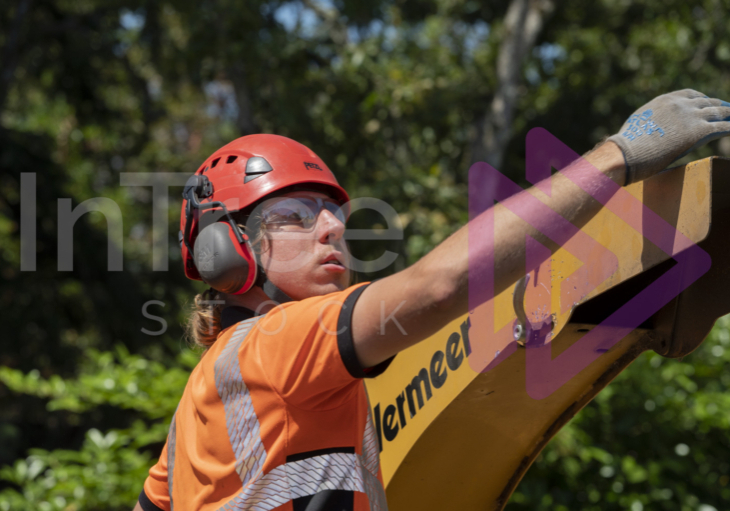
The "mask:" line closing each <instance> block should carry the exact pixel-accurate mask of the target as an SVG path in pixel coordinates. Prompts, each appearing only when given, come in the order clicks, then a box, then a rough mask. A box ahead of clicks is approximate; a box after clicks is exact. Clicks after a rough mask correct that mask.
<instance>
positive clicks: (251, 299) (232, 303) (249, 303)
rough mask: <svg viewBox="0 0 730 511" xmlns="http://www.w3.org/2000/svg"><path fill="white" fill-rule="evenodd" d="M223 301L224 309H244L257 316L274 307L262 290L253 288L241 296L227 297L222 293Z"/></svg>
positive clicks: (256, 287)
mask: <svg viewBox="0 0 730 511" xmlns="http://www.w3.org/2000/svg"><path fill="white" fill-rule="evenodd" d="M223 299H224V300H225V304H224V307H245V308H247V309H251V310H252V311H254V312H256V313H257V314H266V313H267V312H269V311H270V310H271V309H273V308H274V307H275V304H274V302H273V301H272V300H271V298H269V297H268V296H266V293H264V290H263V289H261V288H260V287H258V286H254V287H252V288H251V289H249V290H248V291H246V292H245V293H244V294H242V295H229V294H225V293H223Z"/></svg>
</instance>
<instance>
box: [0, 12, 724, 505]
mask: <svg viewBox="0 0 730 511" xmlns="http://www.w3.org/2000/svg"><path fill="white" fill-rule="evenodd" d="M305 4H306V5H305ZM310 4H311V3H310V2H305V3H304V4H302V3H300V2H280V1H254V0H246V1H244V0H219V1H213V0H206V1H203V2H192V1H187V0H180V1H177V2H170V1H165V0H135V1H124V2H122V1H118V0H104V1H101V0H81V1H76V0H75V1H69V0H35V1H30V0H19V1H10V2H5V3H3V4H2V5H1V6H0V47H1V48H2V53H1V54H0V55H2V56H1V57H0V59H1V60H0V275H1V276H2V280H1V281H0V317H1V318H2V323H3V332H4V333H3V334H2V337H3V338H2V343H0V465H2V468H1V469H0V510H26V509H33V510H36V509H38V510H44V511H45V510H65V511H72V510H73V511H81V510H117V509H130V508H131V507H132V506H133V505H134V502H135V500H136V498H137V495H138V493H139V491H140V489H141V484H142V482H143V480H144V478H145V474H146V470H147V469H148V468H149V466H150V465H151V463H153V460H154V459H155V458H156V456H158V455H159V451H160V449H161V447H162V443H163V442H164V438H165V435H166V429H167V424H168V422H169V420H170V417H171V415H172V413H173V411H174V409H175V406H176V404H177V400H178V398H179V395H180V394H181V392H182V389H183V387H184V384H185V381H186V379H187V375H188V373H189V371H190V369H191V368H192V367H193V366H194V364H195V361H196V357H197V355H196V354H195V353H193V352H192V351H190V350H189V349H188V348H187V346H186V343H185V342H184V340H183V330H182V324H183V323H184V321H185V317H186V315H187V311H188V310H189V307H190V302H191V299H192V296H193V295H194V293H195V292H196V291H199V290H200V289H202V288H201V287H200V286H199V285H198V284H197V283H191V282H189V281H187V280H186V279H185V278H184V276H183V275H182V271H180V269H181V268H180V266H181V265H180V256H179V252H178V250H177V226H176V225H175V224H176V222H177V220H178V215H179V207H180V202H179V195H178V192H179V190H176V189H172V190H171V193H170V197H171V199H172V200H171V201H170V211H169V218H170V220H171V223H170V227H169V236H168V242H169V247H170V251H169V259H170V271H164V272H154V271H152V256H151V242H152V232H151V218H152V209H151V206H152V205H151V189H150V188H144V187H122V186H120V176H119V174H120V173H121V172H157V171H165V172H179V173H181V174H191V173H192V172H193V171H194V170H195V169H196V168H197V166H198V165H199V163H200V162H202V161H203V159H204V158H205V157H206V156H207V155H208V154H210V153H211V152H212V151H213V150H215V149H216V148H217V147H219V146H220V145H222V144H223V143H225V142H227V141H229V140H230V139H232V138H234V137H237V136H240V135H242V134H246V133H251V132H258V131H262V132H275V133H279V134H282V135H287V136H290V137H293V138H295V139H297V140H299V141H301V142H303V143H305V144H307V145H309V146H311V147H313V148H314V149H315V150H316V151H317V152H318V153H319V154H320V156H322V157H323V159H324V160H325V161H327V162H329V164H330V166H331V167H332V168H333V170H334V171H335V173H336V174H337V176H338V179H339V180H340V181H341V182H342V183H343V184H344V185H345V186H346V187H347V188H348V190H350V192H351V194H352V195H353V196H354V197H377V198H380V199H382V200H384V201H386V202H388V203H389V204H391V205H392V206H393V207H394V208H395V209H396V211H398V212H399V216H400V219H401V221H402V223H403V224H404V226H405V228H406V237H405V240H404V242H403V243H397V244H394V243H393V242H386V241H384V242H382V243H369V244H367V245H366V244H363V245H356V246H355V250H356V252H357V253H358V254H360V257H361V258H363V259H366V258H368V256H377V255H379V254H380V253H382V250H383V249H384V248H389V249H391V250H395V251H397V252H398V253H399V258H398V260H397V261H396V263H395V264H394V265H392V266H391V267H390V268H389V269H388V270H386V271H384V272H380V273H378V274H374V275H363V276H362V277H363V278H364V279H372V278H377V277H382V276H384V275H386V274H388V273H389V272H392V271H397V270H398V269H400V268H403V267H404V266H406V265H407V264H410V263H412V262H414V261H416V260H418V259H419V258H420V257H421V256H423V255H424V254H425V253H427V252H428V251H429V250H430V249H431V248H432V247H433V246H435V245H436V244H437V243H439V242H440V241H442V240H443V239H444V238H445V237H446V236H448V235H449V234H450V233H451V232H453V231H454V230H455V229H456V228H457V227H458V226H460V225H462V224H463V223H464V222H465V221H466V219H467V210H468V209H467V194H466V186H467V182H466V175H467V174H466V172H467V169H468V167H469V165H470V163H471V157H470V152H471V151H470V144H471V141H472V140H473V138H474V136H475V132H476V128H475V126H476V123H477V122H478V121H479V119H481V118H482V117H483V116H484V114H485V113H486V112H487V111H488V109H489V106H490V101H491V97H492V94H493V93H494V90H495V87H496V78H495V72H494V69H495V62H496V57H497V54H498V51H499V47H500V42H501V41H502V38H503V30H502V26H503V17H504V14H505V11H506V8H507V3H506V2H475V1H466V0H414V1H400V0H396V1H385V0H382V1H381V0H378V1H373V2H352V1H347V2H344V1H342V0H337V1H334V2H331V1H330V2H315V3H314V5H315V6H319V7H320V9H321V10H322V11H323V12H322V13H319V14H317V13H315V12H314V11H313V10H312V9H311V8H309V7H307V5H310ZM728 13H730V1H728V0H696V1H678V0H665V1H658V0H641V1H640V0H597V1H595V2H583V1H578V0H566V1H564V2H560V3H559V4H558V5H557V7H556V9H555V12H554V13H553V14H552V16H551V17H550V18H549V19H548V20H547V23H546V26H545V28H544V30H543V31H542V33H541V34H540V36H539V38H538V41H537V44H536V46H535V49H534V51H533V52H532V53H531V54H530V56H529V57H528V59H527V60H526V62H525V63H524V79H523V81H522V84H521V85H520V91H519V103H518V105H517V115H516V117H515V121H514V124H513V127H512V138H511V141H510V143H509V144H508V146H507V147H506V148H505V151H506V156H505V164H504V168H503V169H501V170H503V171H504V172H505V173H507V174H508V175H510V176H511V177H512V178H513V179H515V180H518V181H519V180H521V176H522V173H523V162H524V139H525V134H526V132H527V131H528V130H529V129H530V128H532V127H536V126H541V127H544V128H547V129H548V130H549V131H551V132H552V133H554V134H555V135H556V136H558V137H559V138H560V139H561V140H564V141H566V142H567V143H568V144H569V145H571V146H572V147H573V148H575V149H576V150H577V151H585V150H588V149H590V148H591V147H592V146H593V145H594V144H595V143H596V142H597V141H599V140H600V139H601V138H602V137H603V136H605V135H608V134H611V133H612V132H614V131H615V130H616V129H618V127H619V126H620V125H621V123H622V122H623V120H624V119H625V118H626V117H627V116H628V115H629V114H630V113H631V112H632V111H633V110H634V109H635V108H637V107H639V106H640V105H641V104H643V103H644V102H646V101H648V100H649V99H651V98H652V97H654V96H656V95H658V94H661V93H664V92H667V91H670V90H674V89H679V88H685V87H691V88H695V89H698V90H701V91H703V92H705V93H707V94H709V95H711V96H716V97H721V98H724V99H729V98H730V36H728V30H727V15H728ZM710 154H730V149H729V148H728V147H727V145H726V144H725V145H724V144H723V143H722V142H721V143H714V144H711V145H710V146H709V147H706V148H704V149H702V150H701V151H699V152H697V153H695V154H692V155H689V156H688V157H687V159H688V160H690V159H696V158H698V157H702V156H707V155H710ZM22 172H34V173H36V176H37V200H38V222H37V229H38V232H37V251H38V253H37V270H36V271H35V272H20V232H19V226H20V174H21V173H22ZM93 197H108V198H111V199H113V200H114V201H115V202H116V203H117V204H118V205H119V206H120V208H121V210H122V213H123V219H124V246H123V250H124V269H123V271H121V272H109V271H107V269H106V257H107V256H106V249H105V247H106V243H107V236H106V228H107V226H106V221H105V219H104V217H103V216H102V215H100V214H98V213H90V214H88V215H85V216H83V217H82V218H81V219H80V220H79V221H78V222H77V224H76V227H75V230H74V241H73V243H74V254H75V255H74V258H75V259H74V270H73V271H71V272H60V271H58V270H57V253H56V250H57V246H58V239H57V238H58V235H57V222H56V217H57V199H59V198H71V199H72V201H73V205H74V206H76V205H78V204H79V203H81V202H83V201H84V200H87V199H89V198H93ZM379 222H382V219H381V218H379V217H377V216H372V215H370V214H369V213H366V212H362V213H359V214H357V215H356V216H354V218H353V221H352V224H351V226H352V227H355V228H359V227H371V226H373V225H377V224H378V223H379ZM150 300H159V301H161V302H163V303H164V306H159V305H153V306H150V309H149V312H150V314H155V315H157V316H162V317H164V318H165V320H166V322H167V328H166V330H165V332H164V333H163V334H161V335H146V334H144V333H143V332H142V329H143V328H145V329H147V330H148V331H155V330H158V329H159V327H160V324H159V323H157V322H155V321H153V320H150V319H149V318H145V317H144V316H143V314H142V307H143V305H144V304H145V303H146V302H148V301H150ZM729 312H730V311H729ZM729 360H730V322H728V320H726V319H723V320H721V321H720V322H719V323H718V324H717V325H716V327H715V329H714V330H713V333H712V334H711V335H710V337H709V338H708V340H707V341H705V343H704V344H703V345H702V346H701V347H700V348H699V350H698V351H697V352H696V353H694V354H692V355H691V356H689V357H687V358H686V359H685V360H682V361H677V360H666V359H662V358H661V357H659V356H658V355H655V354H645V355H644V356H642V357H641V358H640V359H639V360H638V361H637V362H636V363H634V364H633V365H632V366H631V367H630V368H629V369H628V370H626V371H625V372H624V373H622V374H621V376H620V377H619V378H618V379H617V380H616V381H615V382H614V383H612V384H611V385H610V386H609V387H608V388H607V389H606V390H605V391H604V392H602V393H601V394H600V395H599V396H598V398H597V399H596V400H595V401H594V402H593V403H591V404H590V405H589V406H588V407H587V408H586V409H585V410H584V411H582V412H581V413H580V414H579V415H578V416H577V417H576V418H575V419H574V420H573V421H572V422H571V423H570V424H569V425H568V426H567V427H566V428H564V429H563V430H562V431H561V432H560V434H559V435H558V436H557V437H556V438H555V440H554V441H553V442H551V443H550V444H549V446H548V447H547V448H546V449H545V451H544V452H543V453H542V455H541V456H540V458H539V459H538V460H537V462H536V463H535V465H534V466H533V467H532V468H531V469H530V471H529V472H528V474H527V476H526V478H525V479H524V481H523V482H522V483H521V485H520V486H519V487H518V490H517V492H516V493H515V494H514V496H513V498H512V500H511V502H510V504H509V505H508V508H507V509H510V510H520V509H531V510H543V509H544V510H547V509H551V510H552V509H556V510H568V509H570V510H572V509H596V510H597V509H632V510H634V511H637V510H641V509H644V508H646V509H667V510H670V509H671V510H676V509H682V510H685V509H687V510H690V509H698V510H701V511H712V509H727V508H730V505H728V504H727V502H728V501H730V484H729V483H730V438H729V437H728V431H729V429H730V424H728V421H730V395H729V394H728V387H729V386H730V373H729V372H728V371H727V370H726V369H725V365H726V363H727V362H728V361H729Z"/></svg>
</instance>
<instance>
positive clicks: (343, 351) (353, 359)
mask: <svg viewBox="0 0 730 511" xmlns="http://www.w3.org/2000/svg"><path fill="white" fill-rule="evenodd" d="M369 285H370V284H367V285H365V286H362V287H359V288H357V289H356V290H355V291H353V292H352V293H350V295H349V296H348V297H347V298H345V303H344V304H343V305H342V309H341V310H340V316H339V318H337V347H338V348H339V350H340V357H342V363H343V364H345V368H346V369H347V372H349V373H350V375H352V377H353V378H375V377H376V376H378V375H380V374H382V373H383V371H385V370H386V369H387V368H388V366H389V365H390V363H391V362H392V361H393V358H395V357H390V358H389V359H388V360H386V361H384V362H381V363H379V364H378V365H376V366H375V367H371V368H368V369H363V368H362V367H361V366H360V361H358V359H357V354H356V353H355V344H354V343H353V341H352V311H353V310H355V303H356V302H357V299H358V298H360V295H361V294H362V292H363V291H365V288H367V287H368V286H369ZM145 511H146V510H145Z"/></svg>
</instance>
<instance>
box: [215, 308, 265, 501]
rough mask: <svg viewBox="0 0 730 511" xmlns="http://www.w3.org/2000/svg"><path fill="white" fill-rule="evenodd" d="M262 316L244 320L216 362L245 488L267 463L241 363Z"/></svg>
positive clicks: (218, 387) (216, 383) (237, 465)
mask: <svg viewBox="0 0 730 511" xmlns="http://www.w3.org/2000/svg"><path fill="white" fill-rule="evenodd" d="M259 319H260V318H259V317H256V318H252V319H249V320H246V321H242V322H240V323H239V324H238V326H237V327H236V331H235V332H234V333H233V335H232V336H231V338H230V339H229V340H228V343H227V344H226V346H225V347H224V348H223V351H222V352H221V354H220V355H219V356H218V359H217V360H216V361H215V385H216V388H217V389H218V395H219V396H220V398H221V401H222V402H223V407H224V409H225V413H226V428H227V429H228V438H229V440H230V442H231V447H233V453H234V455H235V457H236V472H238V476H239V477H240V478H241V483H242V484H243V487H244V488H245V487H246V485H247V484H248V483H249V482H250V481H252V480H255V479H256V478H258V476H259V475H260V474H261V472H262V471H263V467H264V463H265V462H266V449H265V448H264V444H263V442H262V441H261V436H260V434H259V419H258V417H257V416H256V412H255V411H254V409H253V402H252V401H251V393H250V392H249V390H248V387H247V386H246V384H245V383H244V382H243V378H242V376H241V365H240V364H239V362H238V348H239V347H240V346H241V342H243V339H244V338H245V337H246V335H247V334H248V332H249V331H250V330H251V328H252V327H253V326H254V325H255V324H256V323H257V322H258V320H259Z"/></svg>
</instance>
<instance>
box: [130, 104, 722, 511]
mask: <svg viewBox="0 0 730 511" xmlns="http://www.w3.org/2000/svg"><path fill="white" fill-rule="evenodd" d="M729 120H730V104H728V103H726V102H723V101H720V100H718V99H710V98H708V97H707V96H705V95H704V94H701V93H699V92H696V91H693V90H683V91H678V92H673V93H670V94H665V95H662V96H659V97H657V98H655V99H654V100H652V101H651V102H649V103H648V104H647V105H645V106H644V107H642V108H641V109H639V110H638V111H637V112H636V113H635V114H634V115H632V116H631V117H630V118H629V119H628V120H627V121H626V123H625V124H624V126H623V127H622V128H621V130H620V131H619V133H618V134H616V135H614V136H612V137H610V138H609V139H608V141H606V142H605V143H603V144H602V145H600V146H598V147H597V148H595V149H594V150H593V151H591V152H590V153H588V154H587V155H586V156H585V159H584V160H583V161H581V160H579V161H577V162H574V164H571V165H570V166H568V168H566V169H564V171H563V173H562V174H563V175H561V174H556V175H555V176H553V177H552V178H550V179H551V180H552V182H551V183H550V185H551V187H552V188H551V189H552V193H551V195H550V196H549V197H546V196H544V195H543V199H542V200H543V201H544V202H545V203H546V204H547V205H548V206H550V207H551V208H552V209H553V210H555V211H556V212H557V213H559V214H560V215H561V216H562V217H564V218H565V219H567V220H569V221H570V222H572V223H574V224H577V225H579V224H582V223H584V222H585V221H587V219H589V218H590V217H592V216H593V215H594V214H595V213H596V212H597V211H598V210H599V209H600V207H601V206H600V204H599V203H598V202H597V201H595V200H593V199H592V198H591V195H597V194H598V193H600V192H601V190H600V189H599V188H601V187H605V186H606V184H605V183H607V182H608V183H609V184H612V185H613V187H614V188H615V187H616V184H618V185H624V184H629V183H633V182H637V181H640V180H643V179H646V178H648V177H650V176H652V175H654V174H655V173H657V172H659V171H661V170H662V169H664V168H666V167H667V166H668V165H669V164H670V163H672V162H673V161H675V160H676V159H677V158H679V157H680V156H682V155H683V154H686V153H687V152H688V151H690V150H692V149H694V148H695V147H698V146H699V145H702V144H704V143H706V142H708V141H709V140H713V139H716V138H719V137H720V136H724V135H726V134H728V133H730V122H728V121H729ZM586 161H587V162H588V164H590V165H592V166H594V167H595V168H597V169H598V170H599V171H600V172H602V173H603V174H604V175H605V176H607V177H608V178H610V180H612V181H613V182H614V183H615V184H614V183H611V182H610V181H608V180H606V179H596V180H594V181H595V182H594V183H593V184H591V183H589V184H588V187H589V188H590V187H593V189H589V190H587V191H588V192H589V193H586V191H583V190H581V189H580V188H578V187H577V186H576V185H575V184H574V183H573V181H572V180H571V179H570V175H571V173H573V174H580V173H585V172H586V167H585V165H586ZM566 176H567V177H566ZM599 177H600V175H599ZM602 183H603V184H602ZM183 196H184V199H185V200H184V202H183V208H182V209H183V210H182V218H181V233H180V244H181V249H182V256H183V264H184V267H185V274H186V275H187V276H188V277H189V278H191V279H198V280H203V281H204V282H205V283H206V284H207V285H209V286H210V289H209V290H208V291H206V292H205V293H203V294H202V295H198V296H197V297H196V302H195V303H196V307H197V309H196V311H195V312H194V313H193V318H192V322H191V324H192V333H193V337H194V339H195V341H196V342H197V343H199V344H200V345H202V346H203V347H204V349H205V351H204V353H203V355H202V358H201V360H200V362H199V364H198V365H197V367H196V368H195V369H194V370H193V372H192V374H191V376H190V380H189V381H188V384H187V386H186V388H185V391H184V394H183V397H182V399H181V400H180V404H179V406H178V408H177V411H176V412H175V415H174V418H173V420H172V424H171V426H170V431H169V434H168V438H167V443H166V444H165V447H164V449H163V451H162V455H161V456H160V459H159V461H158V462H157V464H156V465H155V466H153V467H152V468H151V470H150V473H149V477H148V478H147V480H146V481H145V483H144V487H143V491H142V492H141V494H140V497H139V502H138V504H137V506H136V507H135V511H139V510H144V511H154V510H160V509H162V510H173V509H174V510H175V511H188V510H190V511H192V510H195V511H198V510H200V511H209V510H210V511H212V510H218V509H221V510H223V509H225V510H238V509H240V510H244V509H246V510H248V509H251V510H254V509H255V510H270V509H281V510H307V511H315V510H318V511H323V510H333V511H334V510H338V511H342V510H359V511H362V510H385V509H387V502H386V498H385V492H384V489H383V484H382V477H381V475H380V470H379V460H378V454H379V446H378V440H377V437H376V435H375V432H374V427H373V423H372V419H371V417H370V407H369V405H368V398H367V393H366V390H365V386H364V384H363V381H362V379H363V378H373V377H376V376H378V375H379V374H381V373H382V372H383V371H385V370H386V369H387V367H388V364H389V363H390V361H391V360H392V358H393V357H394V356H395V355H396V354H397V353H398V352H400V351H402V350H404V349H406V348H408V347H409V346H412V345H414V344H415V343H418V342H419V341H421V340H423V339H426V338H427V337H429V336H430V335H432V334H433V333H435V332H436V331H438V330H439V329H440V328H442V327H443V326H444V325H446V324H447V323H448V322H450V321H452V320H454V319H455V318H457V317H460V316H462V315H463V314H465V313H466V312H467V308H468V293H467V289H468V285H469V278H470V272H471V278H472V279H474V278H475V277H477V278H478V276H479V275H480V273H484V272H486V269H487V268H490V267H493V268H494V275H495V282H494V285H495V292H498V291H499V290H502V289H505V288H507V287H508V286H510V285H512V284H513V283H514V282H516V281H517V280H518V279H519V278H520V277H521V276H522V275H523V274H524V262H523V261H524V251H525V243H524V240H525V237H526V236H532V237H533V238H535V239H537V240H538V241H541V240H542V241H546V240H545V237H544V235H543V234H541V233H540V232H538V231H537V230H535V229H534V228H533V227H532V226H530V225H528V224H527V223H526V222H523V221H522V220H520V219H519V218H517V217H516V216H515V215H512V214H510V213H509V212H508V211H507V208H504V207H495V208H494V209H493V210H492V211H491V212H490V214H493V218H494V226H495V227H494V243H493V244H484V247H487V248H484V249H483V250H482V251H481V252H479V251H477V252H476V254H477V255H476V257H474V252H473V251H472V258H473V260H472V261H469V260H468V257H467V256H468V253H469V246H468V236H475V237H479V236H480V235H483V233H484V232H486V231H487V229H488V225H487V224H488V222H491V220H487V215H486V214H482V215H480V216H478V217H476V218H474V219H472V220H471V221H470V222H469V223H468V224H467V225H466V226H464V227H462V228H461V229H459V230H458V231H457V232H456V233H454V234H453V235H452V236H451V237H449V238H448V239H447V240H445V241H444V242H443V243H441V244H440V245H439V246H437V247H436V248H435V249H434V250H433V251H432V252H431V253H429V254H428V255H426V256H425V257H423V258H422V259H421V260H420V261H418V262H417V263H416V264H414V265H413V266H411V267H409V268H407V269H405V270H402V271H400V272H398V273H396V274H394V275H392V276H389V277H387V278H384V279H382V280H378V281H376V282H373V283H361V284H357V285H350V281H351V276H350V269H349V264H350V256H349V252H348V248H347V245H346V243H345V241H344V233H345V223H346V221H347V217H348V201H349V196H348V194H347V192H346V191H345V190H344V189H343V188H342V187H341V186H340V185H339V184H338V182H337V181H336V179H335V177H334V175H333V174H332V172H331V171H330V169H329V168H328V167H327V165H326V164H325V163H324V162H323V161H322V160H321V159H320V158H319V157H318V156H317V155H316V154H315V153H314V152H312V151H311V150H310V149H309V148H307V147H305V146H303V145H301V144H299V143H297V142H295V141H293V140H290V139H288V138H285V137H281V136H277V135H250V136H246V137H242V138H239V139H237V140H235V141H233V142H231V143H230V144H228V145H226V146H224V147H222V148H221V149H219V150H218V151H216V152H215V153H213V155H211V156H210V157H209V158H208V159H207V160H206V161H205V162H204V163H203V164H202V165H201V166H200V168H199V170H198V171H197V172H196V173H195V175H194V176H193V177H191V179H190V180H189V181H188V184H187V185H186V187H185V191H184V193H183ZM522 198H523V195H522V194H518V195H516V196H513V197H511V198H510V199H508V200H509V201H520V200H522ZM475 239H478V238H475ZM475 246H479V244H478V243H477V244H476V245H475ZM489 247H491V248H489Z"/></svg>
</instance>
